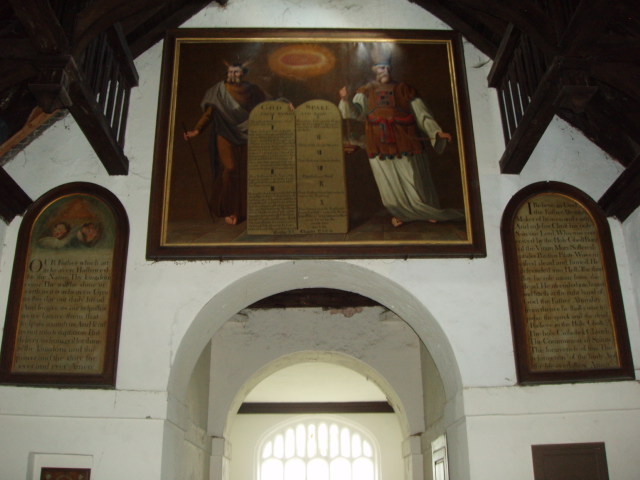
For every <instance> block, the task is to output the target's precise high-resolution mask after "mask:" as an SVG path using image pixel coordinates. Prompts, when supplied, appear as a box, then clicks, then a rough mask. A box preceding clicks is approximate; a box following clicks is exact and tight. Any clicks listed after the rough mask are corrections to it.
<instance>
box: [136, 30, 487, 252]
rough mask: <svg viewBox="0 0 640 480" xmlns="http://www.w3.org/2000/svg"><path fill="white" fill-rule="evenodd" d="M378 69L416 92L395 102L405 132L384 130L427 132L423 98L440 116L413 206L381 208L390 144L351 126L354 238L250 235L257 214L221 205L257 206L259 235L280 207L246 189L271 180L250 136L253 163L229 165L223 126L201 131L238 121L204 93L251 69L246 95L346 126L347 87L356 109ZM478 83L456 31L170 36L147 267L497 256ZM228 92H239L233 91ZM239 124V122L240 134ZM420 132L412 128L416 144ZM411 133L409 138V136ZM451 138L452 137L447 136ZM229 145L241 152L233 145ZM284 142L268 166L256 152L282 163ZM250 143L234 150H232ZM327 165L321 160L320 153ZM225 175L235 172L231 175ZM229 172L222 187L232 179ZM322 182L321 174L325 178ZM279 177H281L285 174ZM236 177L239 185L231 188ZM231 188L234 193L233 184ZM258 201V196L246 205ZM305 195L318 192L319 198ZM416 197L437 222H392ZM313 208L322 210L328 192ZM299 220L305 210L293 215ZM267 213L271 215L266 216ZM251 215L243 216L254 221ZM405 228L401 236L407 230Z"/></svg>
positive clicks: (346, 135) (424, 148) (349, 204)
mask: <svg viewBox="0 0 640 480" xmlns="http://www.w3.org/2000/svg"><path fill="white" fill-rule="evenodd" d="M381 52H382V53H381ZM378 57H380V58H382V57H385V60H384V62H386V65H388V66H390V68H391V76H392V82H394V84H397V85H400V84H401V85H402V86H403V88H404V86H407V87H406V88H410V89H411V90H410V91H409V90H407V91H409V92H410V93H406V94H405V93H402V94H400V93H396V94H395V95H396V97H395V98H397V99H398V100H397V102H398V104H397V105H396V104H394V105H395V106H393V108H394V109H395V110H393V112H394V113H393V117H394V118H393V119H391V120H385V119H383V120H379V122H380V124H379V125H377V126H376V128H378V127H379V128H380V129H382V128H386V129H387V130H393V129H394V128H396V127H395V125H397V124H400V123H402V122H409V123H411V122H414V123H415V121H416V120H415V119H416V118H418V121H420V120H419V119H420V118H422V117H421V115H422V114H421V113H416V111H415V109H414V106H413V99H415V98H418V99H420V100H421V101H423V103H424V104H425V105H427V111H428V112H429V113H428V115H429V116H432V117H433V119H435V120H436V121H437V124H439V129H440V130H439V131H440V133H433V132H432V133H430V134H429V135H428V136H429V137H430V138H427V136H426V135H424V134H423V133H420V134H419V135H423V136H424V138H420V137H419V135H418V133H416V132H419V130H418V129H417V128H416V129H414V130H412V131H411V132H410V136H411V138H417V140H416V141H417V142H419V144H420V146H418V147H415V146H414V145H413V144H412V145H411V146H410V147H408V148H409V149H410V153H411V155H409V157H411V158H412V159H411V160H410V161H411V162H415V165H414V166H412V167H409V168H410V169H411V170H410V173H409V174H408V175H410V176H412V180H410V186H408V187H405V186H402V187H397V186H396V187H395V189H394V188H392V189H391V190H392V192H395V193H393V194H394V195H400V196H401V197H403V199H401V200H397V201H396V200H391V201H390V200H385V201H384V202H383V200H382V196H381V193H380V192H381V191H382V190H381V188H382V187H381V183H380V181H379V180H376V178H375V177H374V172H373V170H372V166H371V164H372V162H373V160H370V157H373V156H374V155H373V154H372V153H371V147H370V144H371V142H372V141H373V140H371V139H372V138H377V137H375V135H373V134H371V133H369V132H368V131H367V128H368V126H367V125H368V124H370V123H372V120H371V115H368V116H366V114H365V117H364V122H360V121H358V119H355V118H350V117H348V116H345V115H344V114H342V113H341V115H342V116H341V117H340V123H341V125H340V129H341V131H340V133H339V135H340V136H341V139H340V140H339V141H340V143H341V144H342V149H341V150H342V153H343V156H342V159H341V160H340V161H342V162H343V164H342V165H343V167H342V169H343V171H344V184H343V185H344V187H343V188H342V187H340V188H339V190H340V193H341V194H343V197H344V198H345V199H346V200H345V206H344V207H345V208H344V209H342V210H341V211H342V212H346V213H344V214H345V215H346V218H347V220H346V227H340V228H342V229H340V228H339V229H334V230H331V229H327V228H325V227H326V225H324V224H323V225H321V226H319V227H317V228H316V229H315V230H313V229H312V230H304V229H298V230H295V231H293V230H286V229H283V230H282V231H278V229H277V228H276V229H275V230H273V231H271V232H268V233H267V234H264V232H263V231H262V230H261V229H257V230H258V231H259V232H260V233H259V234H252V233H251V231H252V230H251V226H250V225H249V227H247V221H244V220H245V218H244V217H245V216H247V215H246V212H245V213H242V214H240V215H239V217H240V218H238V217H237V216H236V215H235V214H234V213H233V212H231V213H229V212H225V211H224V208H223V207H220V202H219V198H220V196H223V197H224V199H225V201H226V200H229V199H230V198H232V197H233V199H234V200H233V202H236V203H237V202H244V201H247V202H248V203H249V207H248V210H249V213H248V217H249V221H252V220H251V219H254V221H255V218H256V217H258V218H261V215H263V213H264V212H267V211H269V213H270V214H271V215H272V216H273V213H274V212H280V208H282V207H281V206H280V204H279V203H278V201H276V200H271V199H270V198H271V197H259V198H267V200H266V201H257V202H256V201H255V198H258V197H256V196H255V195H254V196H253V197H252V192H253V189H254V186H252V185H253V184H252V183H251V182H250V181H249V182H248V186H247V180H246V179H244V178H246V177H248V178H252V179H254V180H253V181H254V183H255V178H256V176H260V175H262V174H261V173H260V174H256V173H255V170H251V169H252V168H253V167H252V166H251V165H253V164H254V163H255V162H254V163H252V161H253V160H252V158H251V155H252V154H251V151H252V147H251V145H252V143H251V142H252V140H251V128H250V129H249V140H248V143H249V147H248V150H249V154H248V156H249V159H248V161H247V160H246V159H245V160H237V158H241V156H238V157H237V158H236V157H234V158H236V159H233V160H226V161H225V159H224V158H223V155H226V154H225V153H224V149H225V148H226V147H224V146H222V147H221V146H220V144H219V140H216V138H220V137H221V136H223V135H224V133H221V130H220V127H219V125H218V124H216V123H215V121H213V122H212V124H213V126H209V127H208V128H207V130H205V129H204V128H200V127H199V125H201V124H202V123H203V122H202V121H199V119H200V120H201V119H202V115H203V112H204V111H206V110H207V108H209V107H211V110H212V111H214V112H222V113H223V116H224V113H225V112H224V109H225V108H226V107H224V106H220V105H216V106H215V108H214V107H212V106H211V104H210V103H208V102H209V100H207V99H206V98H205V97H206V95H205V92H207V91H211V90H213V89H214V87H216V88H217V86H218V85H224V80H225V79H227V77H228V75H229V74H230V73H229V72H230V71H231V70H230V66H233V65H235V68H238V69H240V68H241V69H242V74H243V78H242V80H243V82H246V85H253V86H257V90H260V91H261V92H263V94H264V97H263V98H262V99H265V98H270V99H274V100H278V101H282V102H284V103H286V104H287V105H289V107H290V108H291V109H292V110H295V111H296V112H298V111H299V110H300V108H301V106H304V105H308V102H310V101H311V102H323V103H322V105H329V107H328V108H329V109H333V108H335V109H336V111H340V112H342V111H343V110H339V108H337V107H339V103H340V98H341V93H340V92H341V89H342V87H346V90H345V91H346V92H348V93H347V94H346V96H345V98H346V99H347V101H348V102H350V101H351V99H352V95H355V94H356V93H357V92H359V91H361V90H362V89H363V88H364V86H366V85H370V84H371V82H372V80H375V79H376V75H377V73H376V72H375V71H373V66H374V64H380V63H379V60H380V58H378ZM465 78H466V77H465V68H464V60H463V55H462V42H461V38H460V36H459V35H458V34H456V33H454V32H450V31H365V30H309V29H296V30H265V29H249V30H247V29H242V30H240V29H229V30H224V29H179V30H174V31H172V32H170V33H168V34H167V36H166V38H165V45H164V56H163V63H162V74H161V85H160V98H159V111H158V117H157V127H156V138H155V154H154V155H155V156H154V168H153V179H152V191H151V201H150V216H149V231H148V242H147V258H149V259H154V260H163V259H207V258H209V259H238V258H249V259H253V258H409V257H440V256H446V257H462V256H463V257H479V256H484V255H486V249H485V240H484V232H483V226H482V212H481V205H480V192H479V186H478V175H477V167H476V159H475V149H474V139H473V132H472V128H471V120H470V113H469V100H468V93H467V85H466V79H465ZM396 79H397V80H396ZM390 83H391V82H390ZM221 88H226V90H228V89H229V87H226V85H225V87H221ZM393 88H394V89H395V88H396V87H393ZM398 88H400V86H398ZM394 91H396V90H394ZM372 92H373V90H372ZM403 92H404V90H403ZM225 95H226V93H225ZM248 95H249V94H248V93H247V94H246V95H245V97H246V96H248ZM372 95H374V93H372ZM375 95H377V94H375ZM245 97H242V98H243V99H244V98H245ZM405 97H406V99H405ZM353 98H354V99H355V97H353ZM400 98H402V100H400ZM211 101H212V102H213V100H211ZM239 101H240V100H239ZM243 101H244V100H243ZM376 101H377V100H376ZM395 101H396V100H394V102H395ZM409 101H410V102H411V107H410V108H409V107H408V106H407V105H408V103H407V104H403V103H402V102H409ZM247 104H249V103H247ZM261 105H264V104H261ZM332 105H335V107H333V106H332ZM254 106H255V104H252V105H251V106H248V107H246V109H247V110H250V109H251V108H253V111H254V112H255V110H256V109H255V108H254ZM402 109H404V110H402ZM283 110H284V108H283ZM367 113H369V112H367ZM216 114H217V113H214V114H213V115H216ZM412 117H413V119H412ZM380 118H382V117H380ZM385 118H386V117H385ZM407 118H409V119H410V120H407ZM244 119H245V118H244V117H243V118H241V120H244ZM225 121H228V119H227V120H225ZM238 122H239V120H236V123H235V124H234V125H233V127H234V128H235V127H236V126H237V124H238ZM205 123H206V122H205ZM382 123H384V125H381V124H382ZM392 124H393V125H392ZM398 128H405V127H398ZM411 128H413V127H406V128H405V130H406V131H409V130H407V129H411ZM405 130H403V131H402V132H400V133H401V134H404V131H405ZM311 131H312V132H313V130H311ZM194 132H196V133H195V134H194ZM213 132H215V133H213ZM442 133H445V134H448V135H450V136H449V137H447V136H446V135H442V136H441V134H442ZM391 134H392V135H393V132H391ZM397 135H399V134H397ZM224 138H225V140H224V141H225V142H226V141H227V140H226V137H224ZM318 138H320V134H318ZM261 141H264V139H262V140H261ZM376 141H377V140H376ZM380 141H381V142H382V141H383V140H380ZM384 141H385V142H386V141H387V139H385V140H384ZM393 141H395V140H393ZM229 142H231V143H233V142H232V141H231V140H230V141H229ZM279 142H280V140H277V137H274V140H272V143H271V144H270V148H267V150H268V151H267V152H266V154H265V149H258V148H256V147H255V143H254V144H253V145H254V147H253V152H254V154H255V152H258V153H260V154H261V155H262V157H263V160H264V158H267V157H269V154H270V153H271V150H273V156H274V157H275V156H277V155H278V153H277V151H280V150H282V148H281V147H282V145H281V143H279ZM237 143H238V142H236V143H233V145H234V146H233V148H236V146H237V145H236V144H237ZM398 145H400V144H399V143H398ZM385 148H386V146H385ZM401 148H405V147H400V146H398V148H397V150H398V152H397V153H398V155H397V156H398V157H399V156H402V155H403V154H404V153H405V152H400V151H399V150H400V149H401ZM216 149H217V150H216ZM221 149H222V150H221ZM212 151H217V152H218V153H217V157H216V159H217V160H211V159H210V157H211V152H212ZM414 151H415V152H418V151H419V154H420V159H421V160H415V158H413V157H415V155H414V154H413V152H414ZM220 152H222V153H220ZM317 152H318V154H319V155H320V154H322V152H321V149H320V148H318V149H317ZM438 152H440V153H438ZM387 153H388V152H387ZM246 155H247V154H245V156H246ZM296 155H297V154H296ZM377 155H378V156H377V157H375V158H376V159H379V160H380V163H381V164H383V165H384V166H393V167H394V168H395V167H396V166H397V165H400V162H396V160H395V159H396V156H395V154H393V152H392V154H391V155H386V156H385V155H384V152H383V154H377ZM221 158H222V160H220V159H221ZM422 159H424V160H422ZM382 160H385V161H384V162H383V161H382ZM216 161H217V162H218V163H217V164H216ZM299 161H300V160H299V159H298V162H299ZM225 162H227V163H229V162H231V163H232V165H231V167H229V165H227V163H225ZM246 164H249V167H246ZM238 165H240V166H242V167H243V168H248V170H249V173H248V174H247V173H244V175H245V177H242V174H239V175H240V177H239V178H240V180H233V181H232V180H228V178H229V177H230V176H233V175H236V172H237V171H238V170H239V169H240V167H239V166H238ZM220 169H222V174H220V173H219V172H220ZM318 169H322V167H321V166H318ZM271 171H272V173H273V169H272V170H271ZM216 172H218V173H216ZM225 175H227V177H226V178H227V180H225V179H224V178H225V177H224V176H225ZM394 175H396V174H395V173H394ZM403 175H405V176H406V175H407V174H406V173H405V174H403ZM234 178H235V177H234ZM260 178H262V177H260ZM225 181H228V182H230V183H227V184H225V183H224V182H225ZM221 182H222V183H221ZM233 182H235V183H233ZM258 183H259V182H258ZM221 185H222V186H221ZM225 185H226V186H225ZM229 185H231V186H230V187H229ZM227 187H229V188H228V191H230V192H233V193H225V194H223V193H221V192H223V191H227V190H225V188H227ZM245 188H246V189H247V190H248V193H246V192H242V190H243V189H245ZM295 188H300V191H302V192H303V193H304V192H307V190H306V188H307V187H304V186H296V187H295ZM273 189H274V187H271V190H273ZM414 189H415V190H417V191H418V193H417V194H416V195H417V196H418V197H419V198H420V199H421V200H420V201H424V202H425V204H426V207H425V209H426V211H427V213H426V214H424V213H420V214H415V215H414V216H405V217H404V219H403V218H402V215H405V214H404V213H403V214H402V215H399V214H396V213H393V212H392V211H391V210H390V208H395V207H394V206H391V207H390V206H389V205H390V204H392V203H394V202H395V203H402V202H404V201H405V199H404V197H406V196H407V194H408V192H409V191H410V190H411V191H412V190H414ZM425 191H426V193H425ZM307 196H309V195H307ZM312 196H314V198H317V192H314V193H313V194H312ZM425 196H426V197H429V198H428V199H426V198H425ZM247 197H248V200H247ZM214 198H215V200H214ZM252 198H253V199H254V200H253V203H252ZM298 198H300V197H298ZM436 198H437V200H435V199H436ZM318 201H320V200H318ZM233 202H232V203H233ZM406 202H407V203H408V204H409V205H410V206H409V208H410V209H417V207H415V205H416V202H415V201H414V200H412V199H408V200H406ZM256 205H257V206H256ZM299 206H300V205H299V204H297V203H296V200H294V201H293V209H296V208H298V207H299ZM225 208H226V207H225ZM259 208H261V210H260V213H258V214H256V209H259ZM238 209H239V211H242V208H241V207H238ZM252 209H253V216H252ZM267 209H270V210H267ZM227 210H228V208H227ZM234 211H235V210H234ZM327 211H331V212H332V211H333V210H325V211H323V212H322V213H320V214H317V213H312V214H307V215H311V216H312V217H315V216H317V215H319V216H321V217H323V218H324V217H326V216H327V215H332V214H327ZM282 212H283V213H282V219H283V220H288V219H289V215H290V213H289V212H290V210H286V209H284V210H282ZM314 212H317V211H314ZM431 212H435V213H431ZM442 212H448V213H442ZM451 212H454V213H451ZM278 215H279V213H278ZM407 215H408V214H407ZM234 217H235V220H236V223H235V224H234V222H233V220H234ZM431 217H434V218H431ZM397 220H400V221H399V222H398V221H397ZM276 221H277V219H276ZM316 223H317V222H316ZM398 223H402V225H400V226H398ZM254 230H256V229H254Z"/></svg>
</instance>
